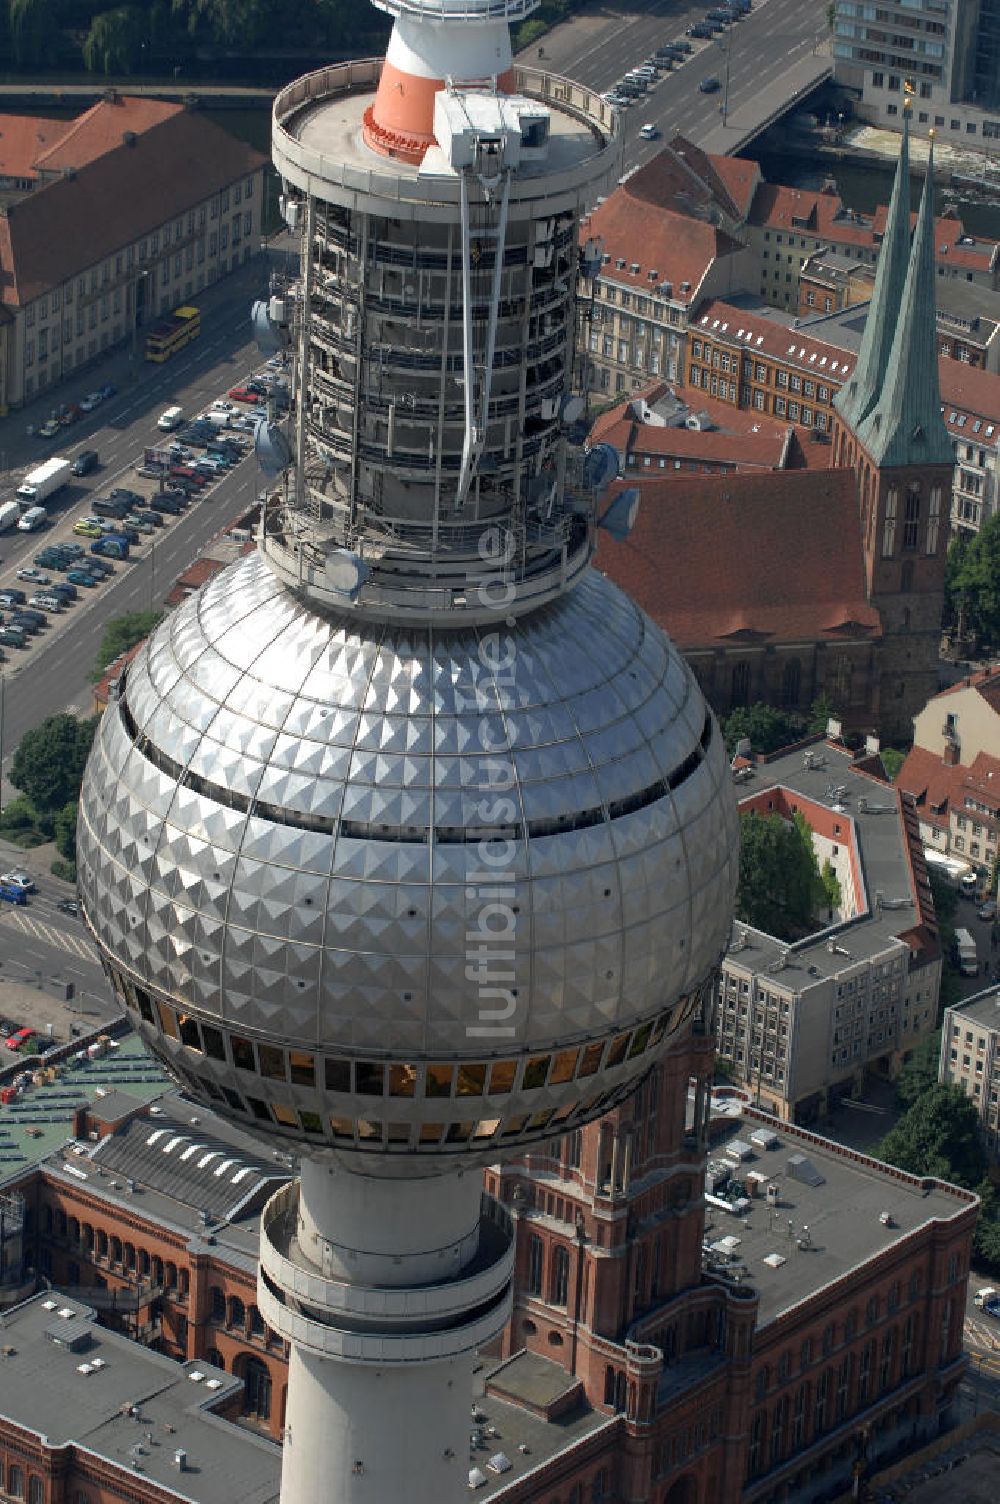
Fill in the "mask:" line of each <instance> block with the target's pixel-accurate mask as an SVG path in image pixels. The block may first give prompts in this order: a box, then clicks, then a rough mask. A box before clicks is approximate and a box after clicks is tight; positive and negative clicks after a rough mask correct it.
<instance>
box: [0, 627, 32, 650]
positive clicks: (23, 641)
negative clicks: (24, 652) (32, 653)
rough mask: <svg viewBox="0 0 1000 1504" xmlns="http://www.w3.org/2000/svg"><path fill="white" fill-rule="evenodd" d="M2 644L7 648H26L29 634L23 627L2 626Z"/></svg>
mask: <svg viewBox="0 0 1000 1504" xmlns="http://www.w3.org/2000/svg"><path fill="white" fill-rule="evenodd" d="M0 644H2V645H3V646H4V647H5V648H26V647H27V646H28V634H27V632H25V631H24V630H23V628H21V627H9V626H7V627H0Z"/></svg>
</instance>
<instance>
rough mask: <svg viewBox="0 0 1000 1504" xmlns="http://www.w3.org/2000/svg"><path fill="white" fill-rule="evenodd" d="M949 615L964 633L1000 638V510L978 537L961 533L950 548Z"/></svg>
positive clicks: (982, 639)
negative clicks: (965, 535) (970, 536)
mask: <svg viewBox="0 0 1000 1504" xmlns="http://www.w3.org/2000/svg"><path fill="white" fill-rule="evenodd" d="M945 615H946V620H947V621H948V623H949V624H950V625H951V626H952V627H953V629H954V630H955V632H956V633H957V634H958V635H959V636H960V637H971V638H974V639H975V640H976V641H977V642H978V643H980V644H993V643H997V642H1000V513H994V515H993V516H992V517H990V518H989V519H988V521H986V522H984V523H983V525H982V527H981V528H980V530H979V532H978V533H977V534H976V535H975V537H974V538H971V539H966V538H964V537H963V536H962V535H961V534H959V535H958V536H957V537H956V538H955V539H954V541H953V542H952V544H951V547H950V548H949V550H948V564H947V569H946V571H945Z"/></svg>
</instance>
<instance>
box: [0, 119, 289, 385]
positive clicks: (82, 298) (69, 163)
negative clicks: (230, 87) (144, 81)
mask: <svg viewBox="0 0 1000 1504" xmlns="http://www.w3.org/2000/svg"><path fill="white" fill-rule="evenodd" d="M149 105H150V102H148V101H143V100H133V99H129V98H125V97H122V96H119V95H112V96H110V97H108V98H106V99H105V100H103V101H102V102H101V103H100V104H98V105H95V106H94V108H93V109H92V110H90V111H88V112H87V113H86V114H85V115H83V116H81V117H80V119H79V120H77V121H75V122H71V123H70V124H69V126H68V128H67V129H66V131H65V134H64V135H63V136H62V137H60V138H59V139H58V140H57V141H55V142H54V143H50V142H48V141H47V140H46V149H45V152H44V154H43V155H41V156H40V157H39V158H38V160H37V163H36V172H35V177H34V178H33V179H32V180H30V182H28V180H25V181H26V182H27V186H26V188H25V191H24V193H23V196H21V197H18V198H16V199H15V200H14V201H13V202H10V201H8V202H7V203H6V206H5V208H4V209H2V210H0V274H2V312H3V315H4V317H3V319H2V321H0V413H3V412H6V411H8V410H9V409H10V408H15V407H19V406H20V405H21V404H22V403H24V402H27V401H30V400H31V399H32V398H33V397H36V396H38V395H39V394H40V393H42V392H45V391H49V390H51V389H52V388H54V387H56V386H57V385H58V384H59V383H60V382H61V381H63V380H64V379H65V377H66V376H68V375H69V374H70V373H71V372H74V371H76V370H79V369H80V368H82V367H84V366H86V365H87V364H88V363H89V362H91V361H93V360H94V359H95V358H96V357H97V356H99V355H100V354H102V353H103V352H104V351H105V350H107V349H109V348H110V347H111V346H113V345H116V344H122V343H125V342H127V341H129V340H132V341H133V342H137V341H138V338H139V337H140V331H141V327H142V325H143V324H144V323H147V322H149V321H150V320H152V319H154V318H156V317H157V316H159V315H160V314H162V313H165V312H167V311H168V310H169V309H171V308H173V307H175V306H176V305H177V304H179V303H181V302H186V301H190V300H191V299H192V298H196V297H197V295H198V293H199V292H200V291H201V289H202V288H204V287H206V286H208V285H210V284H211V283H213V282H216V281H217V280H218V279H219V278H220V277H222V276H224V275H226V273H227V272H230V271H233V270H235V268H236V267H238V266H241V265H243V263H244V262H245V261H247V260H248V259H249V257H250V256H251V255H252V254H254V253H256V252H257V251H258V250H259V247H260V233H261V225H262V222H263V212H264V172H265V168H266V166H267V163H266V159H265V158H264V157H262V156H261V154H260V153H259V152H257V151H254V150H253V148H252V147H249V146H247V145H245V144H244V143H243V142H240V141H237V140H236V138H235V137H233V136H230V135H229V134H228V132H226V131H224V130H221V129H220V128H219V127H218V126H216V125H214V124H213V123H212V122H211V121H209V120H206V119H205V118H204V117H203V116H201V115H199V114H198V113H197V112H195V111H191V110H186V109H184V108H183V107H181V106H179V105H162V104H160V105H158V106H157V108H156V109H155V111H153V112H152V113H151V112H150V107H149ZM95 203H100V204H101V205H102V206H103V208H102V212H101V213H100V214H95V213H94V212H93V207H92V206H93V205H94V204H95Z"/></svg>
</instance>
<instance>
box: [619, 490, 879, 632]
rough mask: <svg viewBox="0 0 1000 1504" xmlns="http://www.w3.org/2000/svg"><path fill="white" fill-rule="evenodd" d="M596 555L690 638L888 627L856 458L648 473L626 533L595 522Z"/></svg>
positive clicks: (653, 611) (658, 616) (671, 627)
mask: <svg viewBox="0 0 1000 1504" xmlns="http://www.w3.org/2000/svg"><path fill="white" fill-rule="evenodd" d="M597 566H598V568H599V569H602V570H603V571H604V572H605V573H606V574H607V575H608V576H609V577H610V578H611V579H613V580H615V581H616V582H617V583H618V584H619V585H621V587H622V588H623V589H624V590H627V591H628V593H629V594H630V595H631V596H632V597H633V598H634V599H635V600H636V601H638V603H639V605H641V606H642V607H643V608H644V609H645V610H646V611H648V612H649V613H650V615H651V616H653V617H654V619H655V620H656V621H658V622H659V623H660V624H661V626H663V627H664V628H665V629H666V631H668V632H669V633H670V635H671V636H672V637H673V638H674V640H675V641H676V642H677V644H678V646H680V647H682V648H685V647H686V648H692V647H695V646H699V647H701V646H727V645H728V646H731V645H733V643H734V641H739V639H740V637H741V636H744V637H747V638H749V639H753V638H763V639H770V640H771V641H773V642H794V641H800V640H803V639H806V640H816V639H823V640H826V641H843V640H845V639H846V638H858V637H872V636H878V635H881V630H882V627H881V620H880V618H879V614H878V612H877V611H876V610H875V609H874V608H873V607H872V606H870V605H869V604H868V601H867V597H866V594H865V579H864V568H863V562H862V553H861V538H860V529H859V514H858V499H857V491H856V487H855V479H854V474H853V472H852V471H850V470H823V471H817V472H815V473H807V472H803V471H801V470H787V471H776V472H773V473H769V474H767V475H755V474H748V475H740V476H698V477H690V478H688V477H683V478H677V479H674V480H666V481H662V482H661V483H660V484H658V485H657V484H655V483H651V484H650V485H648V486H645V487H644V488H643V500H642V505H641V506H640V509H639V516H638V520H637V522H636V527H635V530H634V532H633V533H632V536H631V537H630V538H629V539H627V541H626V542H624V543H615V542H614V541H613V540H612V539H611V538H610V537H609V536H608V535H607V534H605V533H604V532H599V534H598V553H597Z"/></svg>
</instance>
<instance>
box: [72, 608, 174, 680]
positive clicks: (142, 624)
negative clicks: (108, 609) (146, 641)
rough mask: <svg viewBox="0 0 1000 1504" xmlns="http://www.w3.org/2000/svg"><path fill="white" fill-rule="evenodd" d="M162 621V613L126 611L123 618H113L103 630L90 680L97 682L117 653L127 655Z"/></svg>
mask: <svg viewBox="0 0 1000 1504" xmlns="http://www.w3.org/2000/svg"><path fill="white" fill-rule="evenodd" d="M162 620H163V612H162V611H127V612H126V613H125V615H124V616H113V617H112V618H111V620H110V621H109V622H108V623H107V625H106V626H105V628H104V636H103V637H102V638H101V645H100V647H99V648H98V650H97V657H96V658H95V659H94V667H93V669H92V670H91V674H90V677H91V679H93V680H95V681H96V680H98V679H99V678H100V677H101V675H102V674H103V673H104V670H105V669H106V668H107V666H108V664H109V663H113V662H114V660H115V659H116V658H117V657H118V655H119V653H127V652H128V650H129V648H134V647H135V645H136V643H137V642H142V640H143V638H145V637H148V636H149V634H150V633H151V632H153V631H155V630H156V628H157V627H158V626H159V624H160V622H161V621H162Z"/></svg>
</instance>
